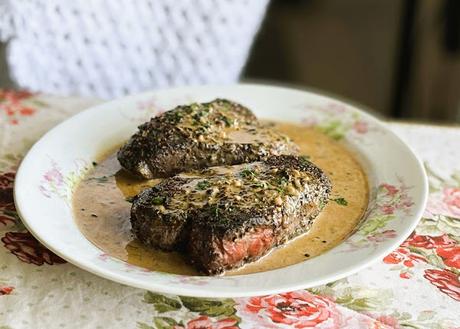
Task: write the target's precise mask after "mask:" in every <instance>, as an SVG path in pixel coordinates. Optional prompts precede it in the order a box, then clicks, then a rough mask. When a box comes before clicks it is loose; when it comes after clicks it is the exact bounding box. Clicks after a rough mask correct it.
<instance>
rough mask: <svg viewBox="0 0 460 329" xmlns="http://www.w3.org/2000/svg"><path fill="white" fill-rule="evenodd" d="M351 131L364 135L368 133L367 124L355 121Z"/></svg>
mask: <svg viewBox="0 0 460 329" xmlns="http://www.w3.org/2000/svg"><path fill="white" fill-rule="evenodd" d="M353 130H354V131H356V132H357V133H358V134H365V133H367V132H368V131H369V124H368V123H367V122H365V121H362V120H357V121H355V123H353Z"/></svg>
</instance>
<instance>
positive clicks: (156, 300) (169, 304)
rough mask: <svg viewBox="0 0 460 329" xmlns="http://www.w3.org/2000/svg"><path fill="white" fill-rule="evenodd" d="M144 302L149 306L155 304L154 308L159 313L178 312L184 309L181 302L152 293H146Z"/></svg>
mask: <svg viewBox="0 0 460 329" xmlns="http://www.w3.org/2000/svg"><path fill="white" fill-rule="evenodd" d="M144 302H145V303H147V304H153V307H154V308H155V310H156V311H157V312H159V313H165V312H169V311H174V310H178V309H180V308H181V307H182V305H181V303H180V301H179V300H177V299H173V298H169V297H166V296H163V295H160V294H155V293H153V292H150V291H148V292H146V293H145V295H144Z"/></svg>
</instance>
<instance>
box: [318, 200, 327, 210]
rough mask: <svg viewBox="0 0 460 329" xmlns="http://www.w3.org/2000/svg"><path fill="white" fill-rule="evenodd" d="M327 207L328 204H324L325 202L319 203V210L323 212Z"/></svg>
mask: <svg viewBox="0 0 460 329" xmlns="http://www.w3.org/2000/svg"><path fill="white" fill-rule="evenodd" d="M325 206H326V202H324V201H323V200H321V201H320V202H319V209H320V210H323V209H324V207H325Z"/></svg>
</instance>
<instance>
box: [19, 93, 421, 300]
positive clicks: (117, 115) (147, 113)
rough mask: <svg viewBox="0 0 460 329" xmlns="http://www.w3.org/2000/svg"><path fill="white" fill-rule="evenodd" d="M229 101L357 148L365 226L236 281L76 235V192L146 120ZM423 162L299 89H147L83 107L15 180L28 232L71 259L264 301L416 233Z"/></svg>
mask: <svg viewBox="0 0 460 329" xmlns="http://www.w3.org/2000/svg"><path fill="white" fill-rule="evenodd" d="M216 97H221V98H228V99H231V100H234V101H237V102H241V103H243V104H244V105H246V106H248V107H249V108H250V109H252V110H253V111H254V112H255V113H256V115H258V116H259V117H260V118H266V119H275V120H283V121H291V122H296V123H303V124H305V125H314V126H317V127H318V128H319V129H322V130H323V131H324V132H325V133H327V134H329V135H331V136H333V137H334V138H336V139H338V140H341V142H343V143H345V144H346V145H347V146H348V147H351V148H353V149H354V150H355V151H356V152H357V154H358V157H359V158H360V159H361V161H362V163H363V165H364V167H365V168H366V170H367V174H368V176H369V182H370V185H371V186H370V188H371V198H370V202H369V206H368V211H367V214H366V216H365V219H364V221H363V222H362V224H361V225H360V226H359V228H358V229H357V230H356V232H355V233H354V234H353V235H351V236H350V237H349V238H348V239H347V240H346V241H344V242H343V243H341V244H340V245H338V246H337V247H335V248H333V249H332V250H330V251H328V252H326V253H324V254H322V255H320V256H318V257H315V258H313V259H310V260H306V261H305V262H303V263H300V264H296V265H292V266H288V267H285V268H281V269H277V270H273V271H268V272H263V273H256V274H249V275H241V276H232V277H202V276H185V275H173V274H167V273H161V272H154V271H148V270H145V269H143V268H140V267H136V266H132V265H130V264H127V263H125V262H123V261H120V260H118V259H115V258H112V257H110V256H108V255H106V254H104V253H103V252H102V251H101V250H100V249H98V248H97V247H95V246H94V245H93V244H91V243H90V242H89V241H88V240H87V239H86V238H85V237H84V236H83V235H82V234H81V232H80V231H79V229H78V227H77V225H76V224H75V221H74V217H73V214H72V201H71V200H72V191H73V188H74V187H75V185H76V184H77V183H78V180H79V178H80V177H81V176H82V175H84V173H85V172H86V170H88V168H90V167H91V162H92V161H94V160H95V159H96V158H97V157H98V155H100V154H101V152H102V151H104V150H107V149H110V148H111V147H114V146H115V145H118V144H120V143H122V142H123V141H125V140H126V139H127V138H128V137H129V136H130V135H131V134H132V133H133V132H134V131H135V130H136V127H137V125H138V124H139V123H141V122H143V121H145V120H147V119H148V118H149V117H151V116H154V115H155V114H157V113H159V112H161V111H164V110H167V109H170V108H172V107H174V106H175V105H178V104H184V103H190V102H193V101H197V102H203V101H210V100H212V99H214V98H216ZM427 190H428V189H427V179H426V175H425V172H424V169H423V166H422V164H421V163H420V161H419V160H418V159H417V158H416V156H415V155H414V154H413V153H412V151H411V150H410V149H409V147H408V146H407V145H406V144H404V143H403V142H402V141H401V140H400V139H399V138H398V137H396V136H395V135H394V134H393V133H392V132H391V131H389V130H388V128H386V127H385V125H383V124H382V123H380V122H379V121H378V120H376V119H375V118H373V117H371V116H369V115H368V114H365V113H363V112H361V111H360V110H358V109H356V108H355V107H353V106H351V105H348V104H345V103H343V102H341V101H337V100H334V99H331V98H328V97H324V96H320V95H317V94H314V93H311V92H305V91H300V90H294V89H287V88H280V87H272V86H262V85H234V86H223V87H193V88H181V89H171V90H164V91H158V92H150V93H145V94H141V95H137V96H132V97H128V98H124V99H121V100H116V101H113V102H109V103H106V104H102V105H99V106H96V107H93V108H91V109H89V110H86V111H84V112H82V113H80V114H78V115H76V116H74V117H72V118H70V119H68V120H67V121H65V122H64V123H62V124H60V125H59V126H57V127H55V128H54V129H52V130H51V131H50V132H48V133H47V134H46V135H45V136H44V137H43V138H42V139H41V140H39V141H38V142H37V143H36V144H35V145H34V147H33V148H32V149H31V150H30V152H29V153H28V154H27V156H26V157H25V159H24V161H23V162H22V164H21V166H20V168H19V171H18V173H17V176H16V182H15V201H16V207H17V209H18V212H19V215H20V216H21V218H22V220H23V222H24V224H25V225H26V226H27V228H28V229H29V230H30V231H31V233H32V234H33V235H34V236H35V237H36V238H37V239H38V240H40V241H41V242H42V243H43V244H44V245H45V246H47V247H48V248H49V249H51V250H52V251H54V252H55V253H56V254H58V255H59V256H61V257H62V258H64V259H66V260H67V261H69V262H71V263H73V264H75V265H77V266H79V267H81V268H83V269H85V270H88V271H90V272H93V273H95V274H97V275H100V276H103V277H105V278H108V279H110V280H114V281H118V282H121V283H124V284H127V285H132V286H135V287H139V288H144V289H148V290H152V291H157V292H163V293H172V294H180V295H190V296H203V297H237V296H248V295H262V294H269V293H275V292H282V291H287V290H295V289H299V288H308V287H312V286H316V285H320V284H324V283H327V282H330V281H333V280H337V279H340V278H342V277H345V276H348V275H350V274H352V273H354V272H356V271H359V270H360V269H361V268H363V267H365V266H367V265H369V264H370V263H371V262H373V261H375V260H378V259H381V258H382V257H384V255H385V254H387V253H389V252H391V251H392V250H393V249H394V248H396V247H397V246H398V245H399V244H400V243H402V242H403V240H404V239H405V238H406V237H407V236H408V235H409V234H410V233H411V232H412V230H413V229H414V227H415V226H416V224H417V221H418V219H419V218H420V216H421V214H422V211H423V208H424V205H425V201H426V197H427Z"/></svg>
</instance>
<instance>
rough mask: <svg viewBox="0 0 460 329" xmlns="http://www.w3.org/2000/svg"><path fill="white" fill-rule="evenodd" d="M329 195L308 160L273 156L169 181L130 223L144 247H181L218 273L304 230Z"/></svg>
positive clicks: (144, 195)
mask: <svg viewBox="0 0 460 329" xmlns="http://www.w3.org/2000/svg"><path fill="white" fill-rule="evenodd" d="M330 190H331V184H330V181H329V179H328V177H327V176H326V175H325V174H324V173H323V172H322V171H321V169H319V168H318V167H316V166H315V165H314V164H313V163H311V162H309V161H308V160H306V158H304V157H298V156H293V155H281V156H271V157H269V158H268V159H266V160H265V161H259V162H253V163H249V164H243V165H235V166H222V167H212V168H208V169H204V170H201V171H195V172H190V173H186V174H180V175H177V176H174V177H171V178H167V179H165V180H163V181H162V182H161V183H159V184H158V185H156V186H154V187H153V188H150V189H148V190H145V191H143V192H141V193H140V194H139V195H138V196H136V197H135V199H134V201H133V205H132V208H131V224H132V229H133V232H134V234H135V235H136V236H137V238H138V239H139V240H140V241H141V242H143V243H144V244H146V245H148V246H150V247H155V248H161V249H165V250H174V249H179V250H183V251H185V252H186V253H187V254H188V255H189V257H190V261H191V262H192V263H193V264H194V265H195V267H196V268H197V269H199V270H200V271H202V272H204V273H207V274H219V273H222V272H223V271H225V270H228V269H233V268H237V267H240V266H242V265H243V264H245V263H247V262H251V261H254V260H256V259H258V258H259V257H261V256H263V255H264V254H266V253H267V252H268V251H269V250H271V249H272V248H273V247H275V246H278V245H281V244H283V243H285V242H287V241H288V240H289V239H292V238H293V237H295V236H297V235H299V234H302V233H304V232H306V231H308V229H309V228H310V226H311V224H312V222H313V220H314V219H315V217H316V216H317V215H318V214H319V212H320V211H321V209H322V208H323V207H324V205H325V204H326V203H327V202H328V198H329V193H330Z"/></svg>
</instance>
